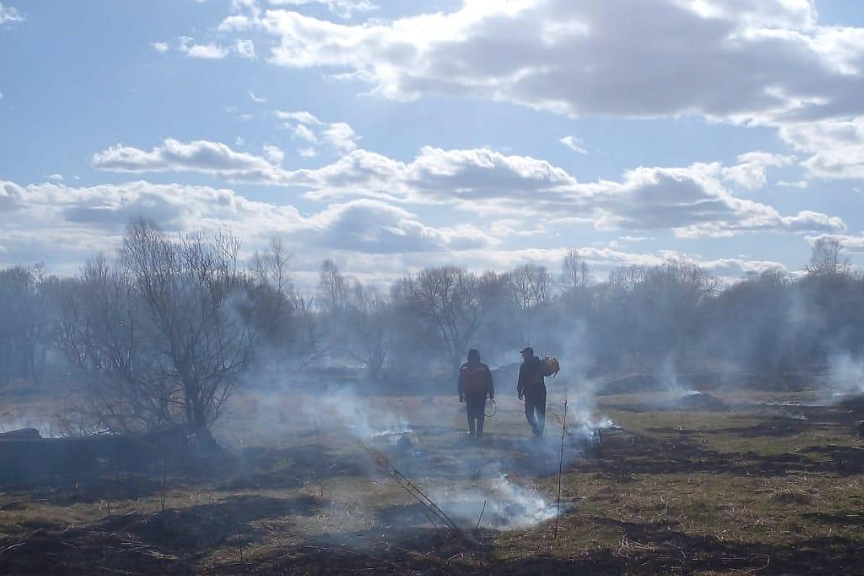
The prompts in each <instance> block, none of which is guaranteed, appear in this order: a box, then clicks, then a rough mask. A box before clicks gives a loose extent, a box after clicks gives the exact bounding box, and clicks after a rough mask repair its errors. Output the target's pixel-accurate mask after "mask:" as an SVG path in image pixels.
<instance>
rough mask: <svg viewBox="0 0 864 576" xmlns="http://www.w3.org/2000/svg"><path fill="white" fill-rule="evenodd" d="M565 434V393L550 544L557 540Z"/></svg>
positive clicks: (565, 394) (565, 395) (565, 393)
mask: <svg viewBox="0 0 864 576" xmlns="http://www.w3.org/2000/svg"><path fill="white" fill-rule="evenodd" d="M566 433H567V392H566V391H565V392H564V418H563V420H562V421H561V452H560V457H559V459H558V499H557V500H556V502H555V533H554V535H553V536H552V544H555V542H556V541H557V540H558V521H559V520H560V519H561V474H562V472H563V471H564V436H565V434H566Z"/></svg>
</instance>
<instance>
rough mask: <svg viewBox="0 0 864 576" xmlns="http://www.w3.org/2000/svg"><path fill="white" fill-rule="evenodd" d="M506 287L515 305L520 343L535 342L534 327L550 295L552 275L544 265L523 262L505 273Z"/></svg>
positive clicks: (549, 299)
mask: <svg viewBox="0 0 864 576" xmlns="http://www.w3.org/2000/svg"><path fill="white" fill-rule="evenodd" d="M507 288H508V289H509V292H510V294H511V297H512V299H513V303H514V304H515V305H516V310H517V311H518V314H519V318H518V321H517V326H516V328H517V330H518V331H519V333H520V335H521V338H520V340H521V343H523V344H527V343H535V339H534V328H535V325H536V321H535V320H536V318H537V315H538V312H539V310H540V308H541V307H542V306H545V305H547V304H549V302H550V301H551V297H552V294H551V292H552V275H551V274H550V273H549V271H548V270H547V269H546V267H544V266H538V265H537V264H523V265H521V266H518V267H517V268H515V269H514V270H512V271H511V272H510V273H509V274H507Z"/></svg>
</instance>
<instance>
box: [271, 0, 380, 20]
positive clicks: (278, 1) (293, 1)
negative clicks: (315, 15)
mask: <svg viewBox="0 0 864 576" xmlns="http://www.w3.org/2000/svg"><path fill="white" fill-rule="evenodd" d="M267 1H268V2H269V3H270V4H272V5H274V6H305V5H309V4H320V5H323V6H326V7H327V9H328V10H330V12H333V13H334V14H336V15H338V16H340V17H342V18H351V16H353V14H354V13H355V12H371V11H373V10H378V8H379V7H378V6H376V5H375V4H372V3H371V2H369V0H267Z"/></svg>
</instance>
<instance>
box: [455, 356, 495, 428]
mask: <svg viewBox="0 0 864 576" xmlns="http://www.w3.org/2000/svg"><path fill="white" fill-rule="evenodd" d="M458 392H459V402H465V406H466V408H467V411H468V434H469V435H470V436H471V437H476V438H482V437H483V421H484V419H485V417H486V416H485V411H486V397H487V396H488V397H489V398H490V399H492V400H494V399H495V385H494V384H493V382H492V372H490V371H489V366H487V365H486V364H483V363H482V362H480V351H479V350H477V349H476V348H472V349H471V350H469V351H468V361H467V362H466V363H465V364H462V366H461V367H460V368H459V385H458Z"/></svg>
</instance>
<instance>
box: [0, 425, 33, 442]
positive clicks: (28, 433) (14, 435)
mask: <svg viewBox="0 0 864 576" xmlns="http://www.w3.org/2000/svg"><path fill="white" fill-rule="evenodd" d="M41 438H42V435H41V434H39V430H37V429H36V428H21V429H20V430H10V431H9V432H0V441H3V440H39V439H41Z"/></svg>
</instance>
